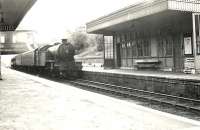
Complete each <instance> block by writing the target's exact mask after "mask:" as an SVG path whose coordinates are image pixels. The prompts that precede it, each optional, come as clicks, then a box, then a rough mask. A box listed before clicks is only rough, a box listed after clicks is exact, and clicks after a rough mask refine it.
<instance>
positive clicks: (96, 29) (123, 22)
mask: <svg viewBox="0 0 200 130" xmlns="http://www.w3.org/2000/svg"><path fill="white" fill-rule="evenodd" d="M194 12H197V13H198V12H200V1H199V0H151V1H149V2H148V1H147V2H141V3H138V4H135V5H131V6H128V7H126V8H123V9H120V10H118V11H115V12H113V13H111V14H108V15H106V16H103V17H100V18H98V19H96V20H93V21H91V22H89V23H87V24H86V26H87V32H88V33H96V34H106V33H109V32H111V33H112V32H116V31H123V29H124V30H128V29H130V28H133V27H134V24H135V23H136V21H137V20H139V19H142V18H143V19H144V18H146V19H148V18H151V16H156V17H154V18H155V19H154V20H158V19H159V18H161V17H166V18H168V17H167V16H169V14H172V13H181V14H184V13H185V14H192V13H194ZM191 20H192V19H191Z"/></svg>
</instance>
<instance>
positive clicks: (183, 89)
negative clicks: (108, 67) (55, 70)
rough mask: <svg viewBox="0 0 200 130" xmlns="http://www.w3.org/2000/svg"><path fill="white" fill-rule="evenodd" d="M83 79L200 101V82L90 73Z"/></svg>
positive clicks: (85, 72)
mask: <svg viewBox="0 0 200 130" xmlns="http://www.w3.org/2000/svg"><path fill="white" fill-rule="evenodd" d="M83 78H84V79H87V80H93V81H99V82H105V83H108V84H115V85H121V86H126V87H131V88H135V89H142V90H147V91H152V92H157V93H164V94H171V95H175V96H182V97H187V98H193V99H200V81H192V80H184V79H168V78H157V77H150V76H149V77H148V76H135V75H122V74H112V73H103V72H101V73H99V72H89V71H84V72H83Z"/></svg>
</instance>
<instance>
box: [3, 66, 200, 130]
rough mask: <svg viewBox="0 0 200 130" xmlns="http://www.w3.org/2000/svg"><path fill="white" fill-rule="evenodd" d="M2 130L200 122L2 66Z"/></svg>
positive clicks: (163, 127)
mask: <svg viewBox="0 0 200 130" xmlns="http://www.w3.org/2000/svg"><path fill="white" fill-rule="evenodd" d="M2 78H3V80H1V81H0V105H1V107H0V129H1V130H12V129H13V130H90V129H91V130H199V129H200V122H198V121H194V120H191V119H186V118H183V117H180V116H175V115H172V114H168V113H164V112H159V111H157V110H153V109H150V108H146V107H142V106H139V105H137V104H135V103H134V102H127V101H124V100H119V99H115V98H112V97H108V96H104V95H100V94H96V93H92V92H88V91H85V90H81V89H78V88H75V87H73V86H70V85H69V84H62V83H58V82H55V81H50V80H47V79H44V78H40V77H37V76H33V75H29V74H25V73H22V72H18V71H15V70H11V69H9V68H4V67H2Z"/></svg>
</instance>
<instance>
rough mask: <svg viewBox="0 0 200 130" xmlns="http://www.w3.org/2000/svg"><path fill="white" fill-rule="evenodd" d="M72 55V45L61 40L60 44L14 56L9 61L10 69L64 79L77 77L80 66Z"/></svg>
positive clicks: (73, 53)
mask: <svg viewBox="0 0 200 130" xmlns="http://www.w3.org/2000/svg"><path fill="white" fill-rule="evenodd" d="M74 55H75V49H74V47H73V45H72V44H71V43H69V42H67V39H62V43H55V44H54V45H45V46H42V47H39V48H37V49H35V50H33V51H29V52H25V53H22V54H19V55H16V56H15V57H14V58H13V59H12V60H11V67H12V68H14V69H20V70H25V71H30V72H36V73H43V74H48V75H49V74H50V75H52V76H59V77H65V78H71V77H78V76H80V72H81V69H82V66H81V63H80V62H75V60H74Z"/></svg>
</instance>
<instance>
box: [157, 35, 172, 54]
mask: <svg viewBox="0 0 200 130" xmlns="http://www.w3.org/2000/svg"><path fill="white" fill-rule="evenodd" d="M158 49H159V50H158V53H159V56H161V57H166V56H172V55H173V40H172V38H171V37H165V38H161V39H160V40H159V47H158Z"/></svg>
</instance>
